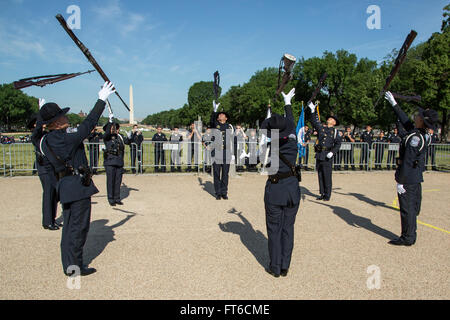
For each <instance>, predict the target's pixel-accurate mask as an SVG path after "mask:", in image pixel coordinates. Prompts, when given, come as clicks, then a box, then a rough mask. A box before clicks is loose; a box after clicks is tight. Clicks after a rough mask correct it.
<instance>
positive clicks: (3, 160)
mask: <svg viewBox="0 0 450 320" xmlns="http://www.w3.org/2000/svg"><path fill="white" fill-rule="evenodd" d="M0 149H1V150H2V155H1V158H0V161H1V165H0V169H1V170H2V171H3V176H4V177H5V176H6V151H5V149H6V148H5V145H3V144H0Z"/></svg>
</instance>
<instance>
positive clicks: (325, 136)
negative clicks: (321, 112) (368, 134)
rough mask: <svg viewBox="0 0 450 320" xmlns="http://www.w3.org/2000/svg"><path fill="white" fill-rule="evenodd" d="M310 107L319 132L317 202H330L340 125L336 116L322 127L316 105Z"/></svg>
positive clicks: (339, 145) (315, 127)
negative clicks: (337, 127) (318, 192)
mask: <svg viewBox="0 0 450 320" xmlns="http://www.w3.org/2000/svg"><path fill="white" fill-rule="evenodd" d="M308 107H309V108H310V109H311V122H312V124H313V127H314V129H315V130H316V131H317V142H316V144H315V146H314V151H315V152H316V169H317V173H318V176H319V190H320V197H318V198H317V200H325V201H329V200H330V198H331V190H332V187H333V181H332V165H333V156H334V155H335V154H336V153H337V152H338V151H339V149H340V147H341V136H340V135H339V133H338V130H337V129H336V128H334V127H335V126H337V125H339V121H338V119H337V118H336V117H335V116H329V117H328V118H327V123H326V125H322V123H320V121H319V117H318V115H317V112H316V107H315V106H314V104H313V103H312V102H311V103H310V104H309V105H308Z"/></svg>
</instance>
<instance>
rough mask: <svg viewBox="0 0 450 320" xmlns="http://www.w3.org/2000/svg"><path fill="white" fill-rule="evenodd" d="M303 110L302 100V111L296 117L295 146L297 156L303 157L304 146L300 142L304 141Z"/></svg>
mask: <svg viewBox="0 0 450 320" xmlns="http://www.w3.org/2000/svg"><path fill="white" fill-rule="evenodd" d="M304 127H305V110H304V109H303V102H302V112H301V114H300V118H298V123H297V129H296V132H297V147H298V156H299V158H301V157H304V156H305V155H306V147H304V146H303V145H302V144H303V143H304V141H305V128H304Z"/></svg>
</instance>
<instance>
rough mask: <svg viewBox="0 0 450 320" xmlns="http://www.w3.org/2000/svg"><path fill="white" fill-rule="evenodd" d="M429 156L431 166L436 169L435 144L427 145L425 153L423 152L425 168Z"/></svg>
mask: <svg viewBox="0 0 450 320" xmlns="http://www.w3.org/2000/svg"><path fill="white" fill-rule="evenodd" d="M430 158H431V167H432V169H433V170H435V169H436V148H435V146H429V147H428V150H427V153H426V154H425V169H427V167H428V161H429V159H430Z"/></svg>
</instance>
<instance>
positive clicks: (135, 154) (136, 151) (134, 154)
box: [130, 146, 141, 173]
mask: <svg viewBox="0 0 450 320" xmlns="http://www.w3.org/2000/svg"><path fill="white" fill-rule="evenodd" d="M139 149H140V148H139V147H138V148H136V147H135V146H131V147H130V151H131V152H130V156H131V168H132V171H133V173H134V172H136V170H137V171H138V172H141V152H140V150H139ZM136 157H137V161H138V166H137V168H136Z"/></svg>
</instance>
